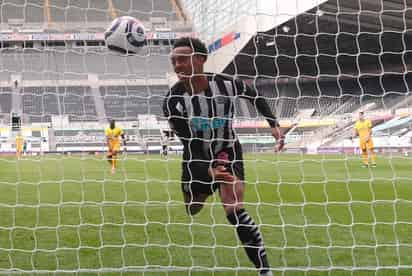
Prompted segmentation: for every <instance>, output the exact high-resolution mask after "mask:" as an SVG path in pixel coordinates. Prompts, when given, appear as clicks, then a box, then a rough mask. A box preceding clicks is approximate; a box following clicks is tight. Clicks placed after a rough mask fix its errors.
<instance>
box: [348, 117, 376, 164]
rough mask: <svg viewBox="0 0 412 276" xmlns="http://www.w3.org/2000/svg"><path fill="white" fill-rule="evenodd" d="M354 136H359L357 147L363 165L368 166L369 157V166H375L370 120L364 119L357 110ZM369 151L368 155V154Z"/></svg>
mask: <svg viewBox="0 0 412 276" xmlns="http://www.w3.org/2000/svg"><path fill="white" fill-rule="evenodd" d="M354 131H355V133H354V137H353V138H355V137H357V136H359V147H360V149H361V151H362V159H363V166H364V167H365V168H366V167H369V157H370V162H371V163H370V165H371V167H376V156H375V153H374V151H373V141H372V122H371V120H368V119H365V114H364V113H363V112H359V120H358V121H357V122H356V123H355V127H354ZM368 153H369V155H368Z"/></svg>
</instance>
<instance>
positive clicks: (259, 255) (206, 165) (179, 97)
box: [163, 37, 284, 275]
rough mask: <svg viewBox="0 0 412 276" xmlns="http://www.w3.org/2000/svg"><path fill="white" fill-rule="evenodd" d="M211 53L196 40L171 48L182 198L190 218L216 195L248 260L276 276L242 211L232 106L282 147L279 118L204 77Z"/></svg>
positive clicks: (246, 91)
mask: <svg viewBox="0 0 412 276" xmlns="http://www.w3.org/2000/svg"><path fill="white" fill-rule="evenodd" d="M207 54H208V53H207V49H206V47H205V45H204V44H203V42H201V41H200V40H198V39H195V38H188V37H184V38H180V39H177V40H176V41H175V43H174V45H173V50H172V54H171V63H172V65H173V69H174V71H175V73H176V74H177V77H178V79H179V81H178V82H177V83H176V84H175V85H174V86H173V87H172V88H171V90H170V92H169V93H168V94H167V96H166V98H165V100H164V104H163V111H164V115H165V117H166V118H167V119H168V121H169V124H170V127H171V129H172V130H173V131H174V132H175V134H176V135H177V136H178V137H179V139H180V140H181V142H182V144H183V161H182V192H183V198H184V202H185V205H186V211H187V213H188V214H189V215H195V214H197V213H198V212H199V211H200V210H201V209H202V207H203V204H204V202H205V201H206V199H207V198H208V197H209V196H210V195H212V194H213V193H214V192H215V191H216V190H217V189H218V190H219V195H220V198H221V201H222V204H223V209H224V211H225V213H226V216H227V219H228V221H229V222H230V223H231V224H232V225H234V226H235V227H236V231H237V235H238V237H239V240H240V241H241V242H242V244H243V246H244V249H245V251H246V254H247V255H248V257H249V259H250V260H251V261H252V262H253V264H254V265H255V267H256V268H257V269H258V270H259V275H272V272H271V271H270V266H269V262H268V258H267V256H266V251H265V247H264V243H263V239H262V235H261V233H260V231H259V228H258V226H257V225H256V224H255V222H254V221H253V219H252V218H251V217H250V215H249V214H248V212H247V211H246V210H245V208H244V206H243V195H244V189H245V184H244V179H245V176H244V169H243V157H242V149H241V145H240V143H239V140H238V139H237V137H236V135H235V132H234V129H233V127H232V123H233V116H234V111H235V110H234V102H235V101H234V100H235V97H237V96H240V97H244V98H246V99H249V100H250V101H251V102H252V103H253V104H255V106H256V108H257V109H258V111H259V112H260V113H261V114H262V115H263V116H265V118H266V119H267V121H268V123H269V125H270V126H271V128H272V135H273V136H274V137H275V139H276V141H277V145H276V147H277V150H278V151H280V150H281V149H282V148H283V145H284V137H283V135H282V134H281V131H280V128H279V124H278V122H277V119H276V117H275V116H274V115H273V114H272V112H271V110H270V107H269V106H268V104H267V102H266V101H265V100H264V99H263V98H261V97H258V96H257V93H256V91H255V90H253V89H252V88H250V87H249V86H247V85H246V84H245V83H244V82H243V81H240V80H236V79H233V78H229V77H225V76H222V75H219V74H212V73H205V72H204V71H203V66H204V63H205V62H206V60H207Z"/></svg>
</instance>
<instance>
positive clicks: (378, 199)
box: [0, 0, 412, 275]
mask: <svg viewBox="0 0 412 276" xmlns="http://www.w3.org/2000/svg"><path fill="white" fill-rule="evenodd" d="M264 2H265V1H257V2H255V1H249V2H248V1H226V2H225V1H223V2H221V1H218V2H215V3H209V2H208V1H203V2H202V3H201V4H199V3H200V2H199V1H168V0H147V1H140V0H133V1H132V0H130V1H124V0H108V1H100V0H87V1H73V0H70V1H57V0H44V1H40V0H21V1H18V0H7V1H6V0H4V1H0V3H1V4H0V15H1V33H0V38H1V39H0V40H1V49H0V111H1V115H2V126H1V128H0V139H1V147H0V150H1V152H2V155H1V157H0V191H1V193H0V273H3V274H12V273H16V274H21V273H28V274H30V273H31V274H34V273H38V274H47V273H50V274H59V275H60V274H65V273H67V274H75V273H79V274H83V273H84V274H90V275H93V274H99V273H100V274H104V275H106V274H107V275H109V274H110V275H117V274H127V275H128V274H130V275H136V274H138V275H140V274H144V275H256V274H257V272H256V270H255V268H254V267H253V265H252V264H251V263H250V262H249V260H248V258H247V256H246V254H245V252H244V249H243V246H242V244H241V242H240V241H239V240H238V239H237V236H236V231H235V228H234V227H233V226H232V225H230V224H229V223H228V222H227V219H226V216H225V214H224V212H223V209H222V204H221V202H220V199H219V196H218V195H217V194H216V195H214V196H212V197H211V198H210V199H209V200H208V201H207V202H206V203H205V207H204V209H203V210H202V211H201V213H200V214H199V215H197V216H194V217H190V216H187V215H186V212H185V206H184V204H183V200H182V193H181V187H180V177H181V165H180V162H181V155H180V151H181V145H180V143H179V141H177V140H176V139H170V140H169V141H168V142H167V145H168V148H169V155H168V156H167V157H164V156H160V155H159V153H160V151H161V149H162V144H164V140H162V139H165V138H162V137H161V136H162V133H163V130H166V129H167V123H166V122H165V120H164V118H162V113H161V104H162V101H163V98H164V95H165V94H166V93H167V91H168V89H169V87H170V85H171V84H172V82H171V81H170V80H169V74H170V73H171V66H170V64H169V63H170V62H169V53H170V43H171V42H172V41H173V39H174V36H170V34H169V33H170V32H182V33H186V32H187V33H190V32H191V29H190V27H188V25H187V24H188V23H187V22H186V23H185V22H183V20H184V19H185V17H186V16H187V17H191V15H192V17H193V24H194V25H195V27H196V28H197V29H196V30H197V31H198V32H199V35H200V36H201V37H202V38H205V39H206V40H207V42H208V43H209V50H211V51H213V56H212V57H210V64H212V65H210V64H209V66H211V68H213V69H214V70H215V71H219V72H220V71H224V72H225V73H228V74H235V75H237V76H241V77H245V78H246V79H247V80H248V82H249V83H250V84H251V86H254V87H256V88H257V90H258V92H259V95H261V96H263V97H265V98H266V99H267V100H268V102H269V103H270V105H271V107H272V108H273V110H276V114H277V116H278V117H279V118H280V119H281V121H280V122H281V126H282V128H283V129H284V130H290V129H292V130H291V131H290V132H289V133H288V135H287V140H288V146H287V152H286V153H282V154H278V155H275V154H273V151H272V149H273V144H274V141H273V139H272V138H271V136H270V129H268V128H266V125H265V124H264V122H263V121H264V120H262V118H261V117H260V116H259V114H258V113H257V112H256V110H255V108H254V106H253V105H251V104H249V103H246V102H243V101H239V102H237V105H238V106H237V114H236V116H237V119H236V123H235V125H236V131H237V133H238V136H239V139H240V141H241V143H242V145H243V150H244V152H245V161H244V163H245V168H246V191H245V199H244V201H245V202H244V206H245V208H246V209H247V211H248V212H249V214H250V216H251V217H253V219H254V221H255V222H256V224H257V225H258V226H259V227H260V230H261V232H262V235H263V237H264V242H265V247H266V252H267V256H268V259H269V262H270V264H271V269H272V270H273V272H274V273H278V272H279V273H281V274H282V275H347V274H350V275H353V274H355V275H358V273H359V275H368V274H373V275H409V274H410V271H411V270H412V260H411V257H410V256H412V249H411V248H412V241H411V238H410V232H411V231H412V226H411V225H412V220H411V218H410V212H409V211H410V210H411V208H412V201H411V198H412V190H411V188H410V182H411V178H412V177H411V173H410V168H411V166H412V160H411V158H410V157H409V155H408V154H409V152H410V151H411V130H410V129H411V128H410V122H411V121H412V120H411V117H410V116H411V115H410V112H411V110H410V103H411V102H412V101H411V99H412V98H411V96H410V90H409V87H410V85H412V83H411V78H410V73H409V70H410V64H411V60H410V59H411V55H410V50H411V47H410V45H409V44H410V41H411V37H410V35H411V34H410V26H411V25H410V24H411V21H410V13H411V10H412V9H411V8H412V2H410V1H401V0H385V1H383V0H380V1H367V0H353V1H352V0H345V1H342V0H340V1H339V0H331V1H306V0H305V1H276V3H275V4H273V3H269V4H268V6H266V5H265V3H264ZM289 2H293V3H289ZM209 4H210V5H209ZM220 5H221V7H222V10H219V9H218V7H220ZM185 12H186V13H188V14H185ZM245 14H246V17H243V16H242V15H245ZM122 15H131V16H134V17H136V18H139V19H140V20H142V21H143V22H144V24H145V25H146V26H148V27H149V28H148V33H149V34H150V37H149V41H150V42H149V45H148V46H147V47H148V51H147V53H145V54H144V55H140V56H139V55H138V56H134V57H124V56H123V57H121V56H118V55H115V54H112V53H109V52H108V51H107V50H106V48H105V47H104V45H103V36H102V32H103V30H104V28H105V27H106V26H107V25H108V24H109V22H110V21H111V20H112V19H113V18H115V17H117V16H122ZM222 15H223V16H222ZM234 15H236V16H234ZM219 16H220V17H219ZM212 19H215V21H213V20H212ZM209 20H210V21H209ZM225 20H227V21H225ZM164 22H166V25H164ZM222 22H223V23H222ZM162 24H163V25H162ZM252 25H254V27H251V26H252ZM170 29H171V30H170ZM43 32H45V33H46V34H44V33H43ZM256 32H258V34H257V33H256ZM227 34H230V35H229V36H226V35H227ZM162 35H164V36H165V38H166V39H162ZM217 37H225V39H221V40H219V39H216V38H217ZM23 46H24V47H23ZM360 110H363V111H365V114H366V116H367V117H368V118H370V119H371V120H372V121H373V123H374V129H373V130H374V137H373V139H374V143H375V148H376V152H377V153H378V157H377V167H376V168H371V167H370V168H362V167H361V164H362V162H361V157H360V155H358V154H354V153H358V151H359V149H358V140H357V139H355V140H353V141H351V140H350V139H348V138H349V136H351V135H352V132H353V124H354V119H355V118H356V117H357V115H358V111H360ZM11 112H16V114H18V115H19V116H20V117H21V120H22V127H21V130H20V131H12V130H11V128H10V121H11V116H10V114H11ZM109 118H112V119H116V120H117V124H118V125H119V126H121V127H122V128H123V129H124V130H125V132H126V134H127V137H128V146H127V152H122V153H121V154H119V156H118V159H119V160H118V167H117V171H116V173H115V174H114V175H112V174H111V172H110V164H109V163H108V162H107V160H106V157H105V155H106V153H105V151H106V145H105V143H106V138H105V136H104V128H105V127H107V119H109ZM295 123H297V125H295ZM17 135H21V136H23V138H24V140H25V141H26V142H27V147H26V150H23V149H22V151H23V155H22V157H21V158H20V160H18V158H16V157H15V151H16V147H18V146H17V145H16V136H17ZM143 153H144V154H143ZM308 153H312V154H308Z"/></svg>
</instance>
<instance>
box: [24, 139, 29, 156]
mask: <svg viewBox="0 0 412 276" xmlns="http://www.w3.org/2000/svg"><path fill="white" fill-rule="evenodd" d="M27 146H28V145H27V141H26V140H24V143H23V155H24V156H26V155H27Z"/></svg>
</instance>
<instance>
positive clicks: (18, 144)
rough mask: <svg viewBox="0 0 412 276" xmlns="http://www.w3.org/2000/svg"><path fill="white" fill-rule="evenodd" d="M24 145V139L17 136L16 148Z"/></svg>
mask: <svg viewBox="0 0 412 276" xmlns="http://www.w3.org/2000/svg"><path fill="white" fill-rule="evenodd" d="M22 145H23V137H22V136H20V135H17V136H16V146H22Z"/></svg>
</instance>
